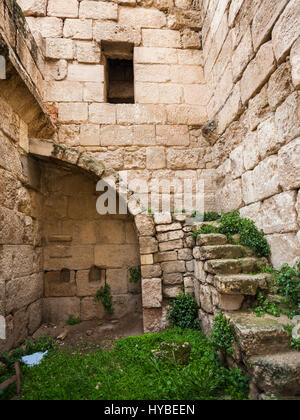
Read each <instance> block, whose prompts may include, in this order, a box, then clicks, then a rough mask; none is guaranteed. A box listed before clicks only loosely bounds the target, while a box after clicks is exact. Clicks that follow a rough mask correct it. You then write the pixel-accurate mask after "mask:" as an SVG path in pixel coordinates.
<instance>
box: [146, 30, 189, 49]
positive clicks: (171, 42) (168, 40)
mask: <svg viewBox="0 0 300 420" xmlns="http://www.w3.org/2000/svg"><path fill="white" fill-rule="evenodd" d="M142 41H143V46H144V47H158V48H181V44H180V33H179V32H178V31H172V30H169V29H142Z"/></svg>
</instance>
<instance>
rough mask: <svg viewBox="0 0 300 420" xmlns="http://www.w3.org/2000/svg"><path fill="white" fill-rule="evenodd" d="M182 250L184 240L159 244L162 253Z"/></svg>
mask: <svg viewBox="0 0 300 420" xmlns="http://www.w3.org/2000/svg"><path fill="white" fill-rule="evenodd" d="M181 248H183V241H182V239H179V240H176V241H169V242H163V243H160V244H159V250H160V252H165V251H173V250H174V249H181Z"/></svg>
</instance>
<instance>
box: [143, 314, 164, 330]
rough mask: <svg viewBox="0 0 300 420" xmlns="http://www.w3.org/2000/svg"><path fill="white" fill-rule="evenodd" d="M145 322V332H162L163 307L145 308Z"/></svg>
mask: <svg viewBox="0 0 300 420" xmlns="http://www.w3.org/2000/svg"><path fill="white" fill-rule="evenodd" d="M143 322H144V332H145V334H147V333H157V332H160V331H161V323H162V309H161V308H151V309H149V308H143Z"/></svg>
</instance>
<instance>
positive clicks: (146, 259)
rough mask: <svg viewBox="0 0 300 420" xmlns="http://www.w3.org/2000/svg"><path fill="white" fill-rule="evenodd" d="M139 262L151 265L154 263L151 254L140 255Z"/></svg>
mask: <svg viewBox="0 0 300 420" xmlns="http://www.w3.org/2000/svg"><path fill="white" fill-rule="evenodd" d="M155 262H159V261H155ZM141 264H142V265H153V264H154V258H153V254H148V255H141Z"/></svg>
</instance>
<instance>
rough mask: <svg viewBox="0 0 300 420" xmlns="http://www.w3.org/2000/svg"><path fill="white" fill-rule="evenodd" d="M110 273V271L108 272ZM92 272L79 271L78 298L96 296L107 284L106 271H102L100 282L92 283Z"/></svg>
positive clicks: (77, 279)
mask: <svg viewBox="0 0 300 420" xmlns="http://www.w3.org/2000/svg"><path fill="white" fill-rule="evenodd" d="M107 271H110V270H107ZM89 273H90V270H79V271H77V273H76V286H77V296H95V295H96V293H97V291H98V290H99V289H100V287H101V286H104V284H105V270H101V279H99V281H90V278H89Z"/></svg>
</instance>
